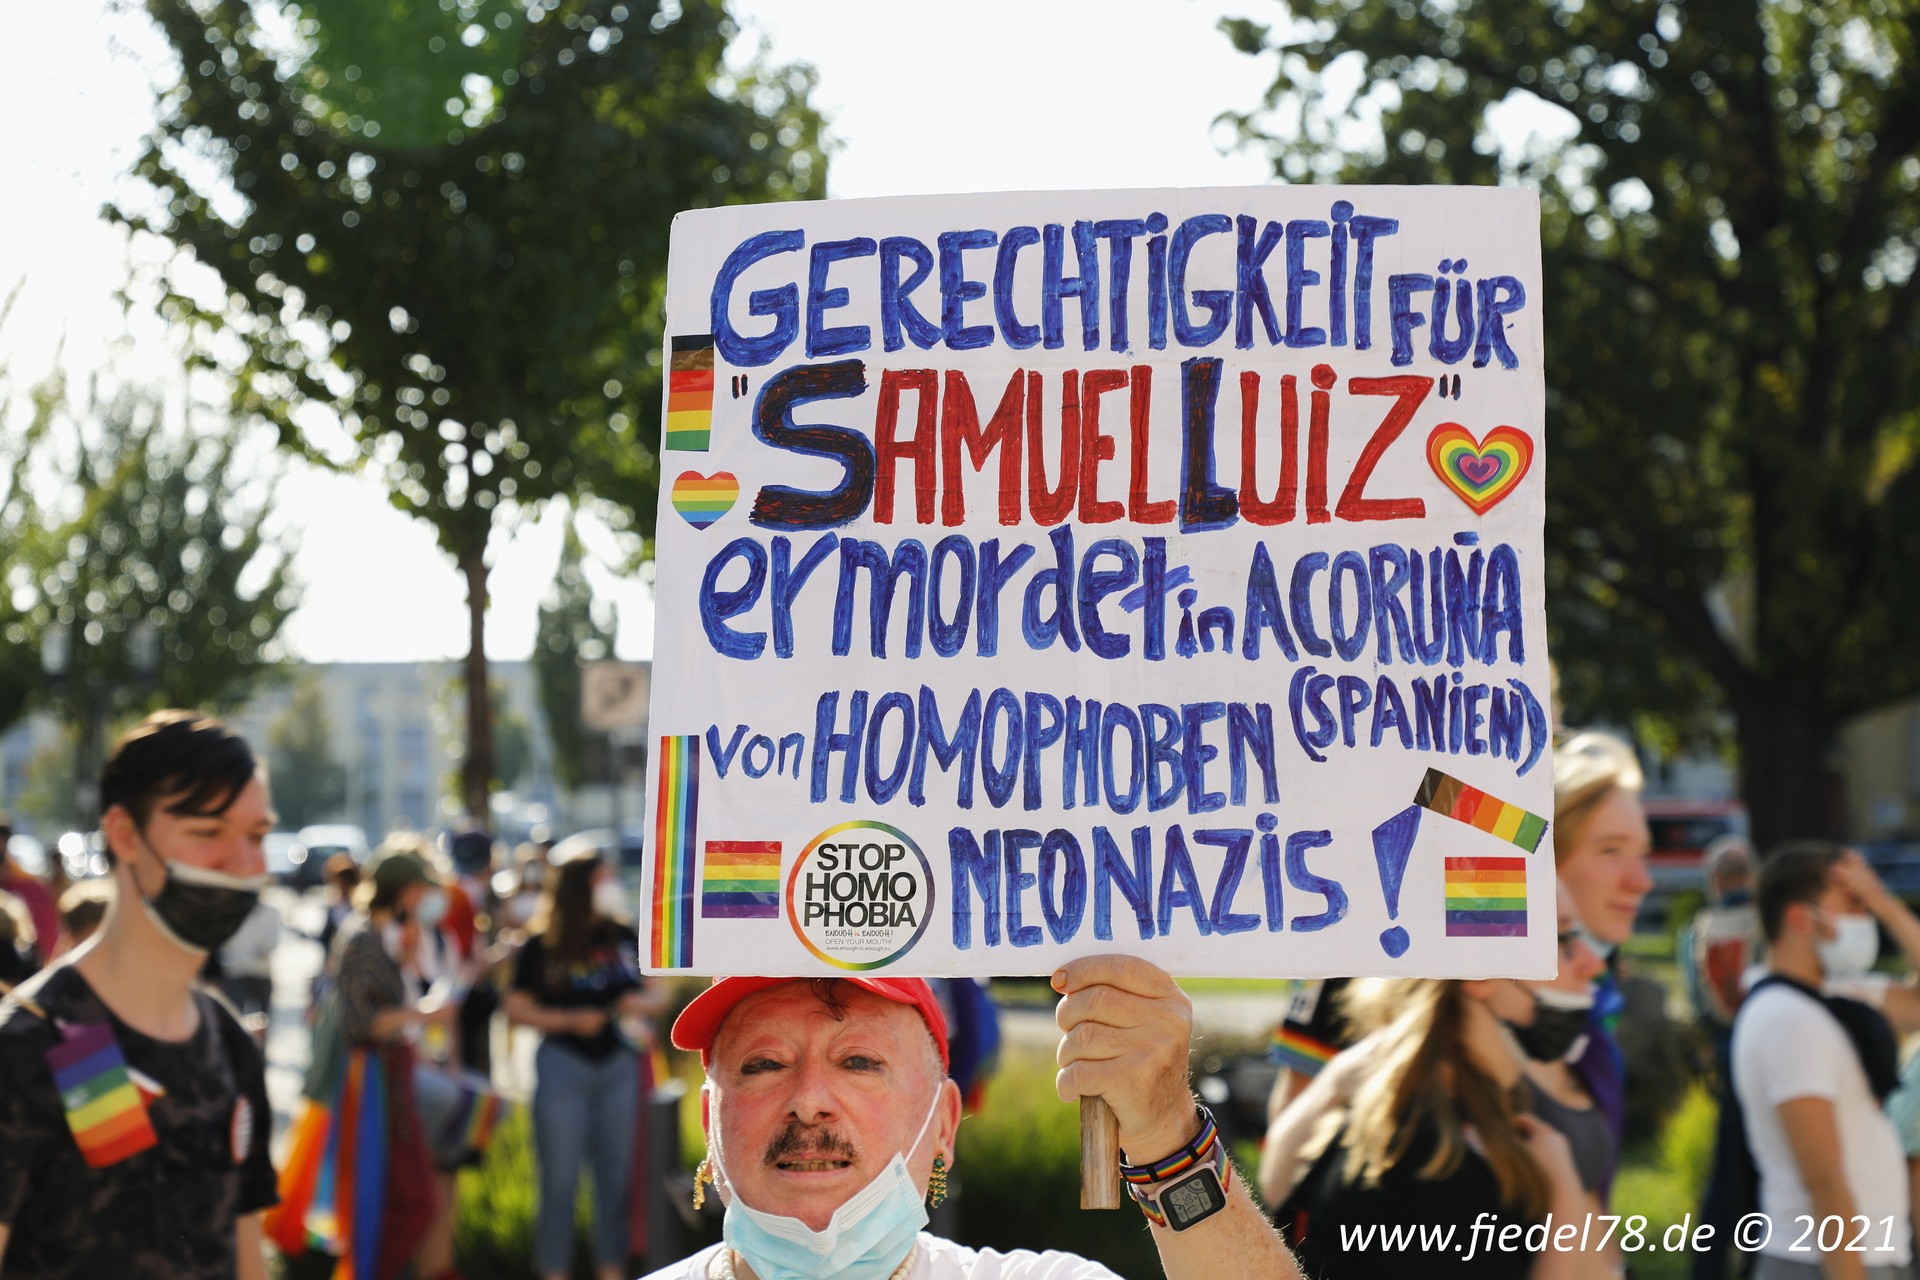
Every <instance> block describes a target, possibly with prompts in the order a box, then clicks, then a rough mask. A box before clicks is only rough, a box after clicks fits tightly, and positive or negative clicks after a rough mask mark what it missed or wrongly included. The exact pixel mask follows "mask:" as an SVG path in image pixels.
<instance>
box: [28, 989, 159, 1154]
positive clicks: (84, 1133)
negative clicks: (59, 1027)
mask: <svg viewBox="0 0 1920 1280" xmlns="http://www.w3.org/2000/svg"><path fill="white" fill-rule="evenodd" d="M63 1030H66V1035H67V1040H66V1042H65V1043H64V1044H59V1045H55V1046H54V1047H53V1048H51V1049H49V1050H47V1065H48V1066H49V1067H51V1068H53V1082H54V1085H55V1086H56V1087H57V1088H58V1089H59V1090H60V1105H61V1106H62V1107H64V1108H65V1109H66V1112H67V1127H68V1128H70V1129H72V1130H73V1140H74V1141H75V1142H77V1143H79V1144H80V1154H81V1156H82V1157H83V1158H84V1159H85V1160H86V1162H87V1167H88V1168H89V1169H104V1168H106V1167H107V1166H108V1165H112V1164H118V1163H120V1161H122V1160H125V1159H126V1158H127V1157H129V1156H133V1155H138V1154H139V1153H140V1152H142V1151H145V1150H146V1149H147V1148H148V1147H152V1146H157V1145H158V1144H159V1141H160V1138H159V1136H158V1135H157V1134H155V1133H154V1131H153V1121H152V1120H151V1119H149V1118H148V1116H147V1099H146V1098H145V1097H144V1096H143V1095H142V1094H141V1092H140V1089H139V1087H138V1086H137V1085H136V1084H135V1083H134V1079H133V1076H132V1075H131V1074H130V1073H129V1071H128V1070H127V1060H126V1057H125V1056H124V1055H123V1054H122V1053H121V1052H120V1042H119V1041H118V1040H115V1039H114V1038H113V1028H112V1027H110V1026H108V1025H107V1024H106V1023H104V1022H94V1023H89V1024H88V1025H86V1026H84V1027H80V1028H78V1029H77V1030H69V1029H63Z"/></svg>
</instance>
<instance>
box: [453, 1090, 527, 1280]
mask: <svg viewBox="0 0 1920 1280" xmlns="http://www.w3.org/2000/svg"><path fill="white" fill-rule="evenodd" d="M531 1116H532V1113H531V1110H530V1108H527V1107H524V1106H516V1107H514V1108H512V1109H511V1110H510V1111H509V1112H508V1114H507V1117H506V1118H505V1119H504V1120H503V1121H501V1123H500V1127H499V1129H498V1130H496V1131H495V1133H494V1135H493V1142H492V1144H491V1145H489V1146H488V1147H487V1156H486V1159H485V1160H484V1161H483V1162H482V1163H481V1164H480V1166H479V1167H478V1168H475V1169H468V1170H466V1171H464V1172H463V1173H461V1175H460V1212H459V1216H458V1218H457V1219H456V1225H455V1228H454V1251H455V1253H456V1255H457V1256H458V1257H459V1259H460V1269H461V1270H462V1271H463V1272H465V1273H466V1274H467V1275H469V1276H473V1277H476V1280H478V1278H479V1277H486V1280H525V1278H526V1277H529V1276H531V1275H532V1274H533V1215H534V1211H535V1210H536V1209H537V1208H538V1206H539V1203H540V1177H539V1169H538V1167H537V1166H536V1165H535V1163H534V1158H533V1122H532V1118H531Z"/></svg>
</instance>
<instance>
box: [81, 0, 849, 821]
mask: <svg viewBox="0 0 1920 1280" xmlns="http://www.w3.org/2000/svg"><path fill="white" fill-rule="evenodd" d="M147 7H148V10H149V12H150V13H151V14H152V15H153V17H154V19H155V21H156V22H157V23H158V24H159V26H160V28H161V30H162V31H163V32H164V33H165V35H166V37H167V39H168V40H169V41H170V42H171V43H172V45H173V47H174V49H175V50H176V51H178V53H179V55H180V59H181V78H180V82H179V83H178V85H176V86H174V87H172V88H170V89H169V90H168V91H167V92H166V93H165V94H164V95H163V96H162V98H161V103H160V124H159V127H158V129H157V130H156V131H155V133H154V135H153V136H152V138H150V139H149V141H148V143H147V146H146V149H145V151H144V153H143V154H142V156H141V157H140V159H139V160H138V161H137V163H136V165H135V172H136V173H138V174H139V175H140V176H141V177H143V178H145V179H147V180H148V181H149V182H150V183H151V184H152V185H153V186H154V188H156V190H157V193H158V199H157V203H156V204H155V206H154V207H153V208H151V209H137V208H130V207H122V208H119V209H117V210H116V211H115V212H116V216H118V217H120V218H121V219H123V220H124V221H125V222H127V223H128V224H129V225H131V226H133V227H135V228H141V229H146V230H151V231H155V232H158V233H159V234H161V235H164V236H167V237H168V238H170V239H171V240H173V241H174V243H176V244H177V245H179V246H180V247H181V248H182V249H184V250H187V251H190V253H191V254H192V256H193V257H194V258H196V259H198V261H200V262H201V263H204V264H206V265H207V266H209V267H212V268H213V269H214V270H215V271H216V272H218V274H219V276H220V280H221V283H222V285H223V294H224V296H223V298H222V299H221V301H220V303H219V305H217V306H208V305H203V304H202V303H201V302H199V301H196V296H195V295H194V293H193V292H192V290H191V289H190V288H189V287H188V286H187V285H185V284H178V285H177V286H176V287H170V288H169V290H168V294H167V298H166V303H165V308H166V310H167V312H168V314H169V315H171V316H174V317H176V318H179V319H182V320H186V321H190V322H191V323H193V324H194V325H196V326H197V327H198V329H199V330H200V332H201V333H202V335H203V339H204V346H203V350H205V351H207V352H209V353H211V352H213V351H214V350H215V344H214V342H213V336H214V335H215V333H216V332H217V333H221V334H224V335H225V336H226V337H227V338H228V340H229V341H231V340H233V339H238V341H239V343H240V344H241V345H242V346H243V347H244V350H245V353H246V354H245V358H244V360H243V361H242V362H241V363H240V364H239V365H238V366H237V367H235V368H234V369H233V372H234V374H235V376H236V386H237V390H236V402H237V404H238V405H239V406H240V407H241V408H242V409H243V410H244V411H245V412H248V413H251V414H258V415H261V416H263V417H265V418H267V419H269V420H271V421H273V422H275V423H276V424H278V425H279V427H280V429H281V431H282V434H283V439H284V440H285V442H286V443H287V444H288V445H289V446H290V447H294V448H299V449H305V450H307V451H308V452H310V453H311V452H313V450H312V447H311V445H310V443H309V442H308V441H307V438H306V436H305V434H304V433H303V432H302V430H301V428H300V426H299V424H298V421H297V416H296V415H297V411H298V410H299V408H300V407H301V406H302V405H307V404H318V405H324V406H327V407H329V408H331V409H332V410H334V411H335V412H336V413H337V414H338V415H339V416H340V418H341V420H342V421H343V422H345V423H346V424H347V425H348V426H349V427H350V429H351V430H352V431H353V433H354V437H355V439H356V441H357V442H358V446H359V453H360V460H361V461H362V462H363V463H365V464H367V465H371V466H374V467H377V468H379V469H381V470H382V471H383V472H384V474H385V476H386V479H387V481H388V483H389V485H390V487H391V491H392V494H393V501H394V503H395V505H396V506H398V507H399V508H400V509H402V510H404V511H407V512H409V513H411V514H413V515H417V516H419V517H421V518H422V519H425V520H427V521H429V522H430V523H431V524H432V525H433V527H434V529H435V532H436V534H437V535H438V538H439V542H440V545H441V547H442V548H443V549H444V550H445V551H446V552H447V553H448V554H449V555H450V556H451V557H452V558H453V560H454V562H455V563H456V564H457V565H458V567H459V570H460V572H461V573H462V575H463V576H464V577H465V580H466V584H467V607H468V612H469V619H470V625H469V638H468V656H467V661H466V675H465V687H466V690H467V693H466V707H467V731H468V742H467V746H466V751H465V754H464V763H463V766H462V769H463V774H462V777H463V784H462V793H463V797H464V803H465V804H466V807H467V808H468V809H469V811H471V812H472V813H474V814H475V815H476V816H479V817H481V818H482V819H483V820H484V816H485V814H486V813H487V803H486V800H487V793H488V789H489V784H490V782H491V780H492V778H493V776H494V773H495V768H494V761H493V743H492V737H491V729H490V724H491V722H490V719H489V716H488V706H487V699H486V690H487V688H488V680H487V671H486V654H485V648H484V643H483V642H484V628H485V617H486V603H487V572H488V566H487V560H486V552H487V541H488V537H489V535H490V533H491V531H492V529H493V526H494V519H495V515H496V513H497V512H499V511H500V510H501V509H502V507H503V505H504V506H513V505H520V506H526V505H537V504H539V503H541V502H543V501H545V500H547V499H549V498H552V497H555V496H558V495H567V496H569V497H581V496H588V497H592V498H597V499H600V500H603V501H605V502H607V503H609V504H611V505H612V506H613V508H614V509H615V510H616V511H617V513H618V515H619V519H620V521H621V522H623V523H624V524H625V525H626V527H628V528H631V529H634V530H636V531H645V530H650V529H651V528H652V525H653V517H654V509H655V504H656V501H657V496H658V486H659V463H658V452H659V421H658V415H659V404H660V400H661V395H660V377H661V372H660V347H661V345H662V332H661V323H662V306H661V304H662V300H663V298H664V292H665V266H666V252H667V237H668V232H669V227H670V219H671V218H672V216H673V214H675V213H676V212H678V211H680V210H682V209H686V208H697V207H701V206H706V205H716V204H726V203H734V202H742V201H748V200H767V199H776V200H777V199H783V198H788V197H794V196H802V195H806V194H808V193H810V192H811V191H813V190H815V189H816V184H823V183H824V178H825V172H824V170H825V155H824V153H823V151H822V150H821V147H820V143H819V130H820V122H819V119H818V117H817V115H816V114H815V113H814V112H813V110H812V109H811V107H809V106H808V104H807V95H808V94H809V92H811V89H812V84H813V81H812V75H811V72H809V71H807V70H806V69H805V68H778V69H771V70H766V71H762V72H757V73H755V74H752V75H749V76H746V77H745V78H742V79H738V80H735V79H733V78H730V77H729V75H728V73H727V71H726V69H725V67H724V66H723V64H722V61H721V57H722V54H723V52H724V50H725V47H726V45H727V43H728V41H729V40H730V39H731V38H732V37H733V35H734V34H735V28H734V26H733V23H732V21H731V19H729V18H728V16H727V13H726V9H725V6H724V3H723V0H680V2H679V3H667V4H660V3H655V2H653V0H622V2H618V3H616V2H615V0H524V8H523V7H522V0H514V2H513V3H508V2H507V0H458V2H457V3H455V2H454V0H325V2H324V3H322V2H320V0H314V2H313V3H309V4H306V5H304V6H299V7H297V8H296V9H295V10H293V11H292V12H293V13H294V15H295V18H296V26H295V33H294V35H293V36H291V37H289V38H287V39H282V40H279V41H278V43H276V38H275V36H274V35H272V34H271V33H270V32H269V30H268V29H266V28H265V27H263V25H262V23H261V21H260V17H259V15H260V14H261V13H262V12H263V10H262V9H261V7H259V6H256V5H254V4H252V3H251V2H250V0H149V2H148V6H147ZM422 36H425V37H426V38H425V39H424V40H422V39H421V37H422ZM436 113H438V114H436ZM429 123H430V124H431V127H429ZM209 161H211V162H212V166H211V167H212V168H213V169H214V170H215V171H217V172H218V174H219V175H220V176H219V178H218V180H214V181H210V180H209V179H207V178H206V176H205V174H206V172H207V169H208V167H209V165H208V162H209ZM233 195H237V196H238V197H239V203H240V204H241V206H242V208H241V209H240V210H239V211H238V212H235V211H234V209H233V208H232V207H231V206H232V203H233V202H232V200H231V199H230V197H231V196H233ZM223 196H225V197H229V198H224V199H223V198H222V197H223ZM209 358H211V356H210V357H209Z"/></svg>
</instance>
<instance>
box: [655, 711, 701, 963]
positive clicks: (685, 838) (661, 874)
mask: <svg viewBox="0 0 1920 1280" xmlns="http://www.w3.org/2000/svg"><path fill="white" fill-rule="evenodd" d="M654 768H655V769H656V770H658V775H657V776H658V777H659V779H660V794H659V800H658V803H657V804H656V805H655V806H654V814H653V899H652V902H651V905H650V910H649V912H648V917H649V923H650V924H651V925H652V931H653V948H652V957H653V963H652V965H651V966H650V967H651V968H655V969H690V968H692V967H693V864H694V861H695V859H696V856H697V855H696V852H695V846H694V830H695V828H696V826H697V825H698V819H699V815H700V739H699V736H698V735H696V734H683V735H678V736H673V737H663V738H661V739H660V750H659V752H658V754H656V755H655V756H654Z"/></svg>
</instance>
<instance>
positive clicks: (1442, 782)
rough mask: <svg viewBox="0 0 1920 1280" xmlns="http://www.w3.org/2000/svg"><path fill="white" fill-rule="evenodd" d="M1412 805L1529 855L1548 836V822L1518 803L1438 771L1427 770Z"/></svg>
mask: <svg viewBox="0 0 1920 1280" xmlns="http://www.w3.org/2000/svg"><path fill="white" fill-rule="evenodd" d="M1413 802H1414V803H1415V804H1417V805H1419V806H1420V807H1421V808H1423V809H1431V810H1433V811H1434V812H1435V813H1438V814H1443V815H1445V816H1446V817H1449V818H1452V819H1454V820H1455V821H1456V822H1464V823H1466V824H1467V825H1468V826H1470V827H1478V828H1479V829H1480V830H1482V831H1484V832H1486V833H1487V834H1488V835H1490V836H1493V837H1494V838H1495V839H1498V840H1504V841H1506V842H1507V843H1508V844H1511V845H1515V846H1517V847H1519V848H1522V849H1525V850H1526V851H1527V852H1528V853H1532V852H1534V851H1535V850H1536V849H1538V848H1539V847H1540V837H1541V836H1543V835H1545V834H1546V833H1547V820H1546V819H1545V818H1543V817H1541V816H1540V815H1539V814H1537V813H1529V812H1528V811H1527V810H1525V809H1522V808H1521V807H1520V806H1519V805H1517V804H1508V803H1507V802H1506V801H1504V800H1501V799H1499V798H1498V797H1495V796H1490V795H1488V794H1487V793H1486V792H1484V791H1481V790H1480V789H1478V788H1477V787H1470V786H1468V785H1467V784H1466V783H1464V782H1462V781H1460V779H1458V778H1455V777H1453V776H1451V775H1450V774H1445V773H1442V772H1440V771H1439V770H1438V769H1429V770H1427V776H1426V777H1425V778H1422V779H1421V780H1420V791H1419V794H1417V795H1415V796H1414V798H1413Z"/></svg>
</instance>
